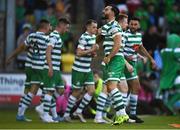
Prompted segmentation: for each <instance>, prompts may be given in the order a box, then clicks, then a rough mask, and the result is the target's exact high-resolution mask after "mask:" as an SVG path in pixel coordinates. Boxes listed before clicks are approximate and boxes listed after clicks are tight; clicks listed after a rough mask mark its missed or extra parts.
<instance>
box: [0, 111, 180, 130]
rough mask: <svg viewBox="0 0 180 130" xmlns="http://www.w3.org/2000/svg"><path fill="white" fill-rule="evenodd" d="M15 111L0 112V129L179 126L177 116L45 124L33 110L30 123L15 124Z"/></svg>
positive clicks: (156, 127) (161, 127)
mask: <svg viewBox="0 0 180 130" xmlns="http://www.w3.org/2000/svg"><path fill="white" fill-rule="evenodd" d="M15 116H16V110H15V109H1V110H0V129H123V130H124V129H174V128H173V127H171V126H169V125H168V124H173V123H177V124H180V117H179V116H141V118H142V119H143V120H144V121H145V122H144V123H143V124H122V125H118V126H111V125H110V124H95V123H93V120H92V119H89V120H88V122H87V123H81V122H79V121H78V120H75V122H74V123H66V122H61V123H56V124H45V123H43V122H41V121H40V120H39V117H38V114H37V113H36V112H35V111H34V110H32V109H31V110H28V111H27V117H29V118H31V119H32V120H33V121H32V122H17V121H16V120H15Z"/></svg>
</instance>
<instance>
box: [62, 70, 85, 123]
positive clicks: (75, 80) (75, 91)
mask: <svg viewBox="0 0 180 130" xmlns="http://www.w3.org/2000/svg"><path fill="white" fill-rule="evenodd" d="M83 81H84V74H83V73H81V72H78V71H75V70H72V94H71V95H70V96H69V99H68V105H67V108H66V111H65V113H64V120H65V121H67V122H72V120H71V118H70V113H71V110H72V108H73V107H74V106H75V104H76V101H77V99H78V98H79V96H80V94H81V88H82V86H83V85H84V83H83Z"/></svg>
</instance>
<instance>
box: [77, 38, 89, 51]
mask: <svg viewBox="0 0 180 130" xmlns="http://www.w3.org/2000/svg"><path fill="white" fill-rule="evenodd" d="M85 45H87V41H86V39H85V38H83V37H80V39H79V44H78V47H77V48H80V49H82V50H84V49H85Z"/></svg>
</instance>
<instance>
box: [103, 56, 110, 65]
mask: <svg viewBox="0 0 180 130" xmlns="http://www.w3.org/2000/svg"><path fill="white" fill-rule="evenodd" d="M110 60H111V58H110V57H109V56H107V57H104V60H103V61H104V63H105V64H108V63H109V62H110Z"/></svg>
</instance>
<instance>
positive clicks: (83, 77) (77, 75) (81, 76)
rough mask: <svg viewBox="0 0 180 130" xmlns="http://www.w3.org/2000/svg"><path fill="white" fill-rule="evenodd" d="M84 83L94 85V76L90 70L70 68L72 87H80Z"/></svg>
mask: <svg viewBox="0 0 180 130" xmlns="http://www.w3.org/2000/svg"><path fill="white" fill-rule="evenodd" d="M85 85H94V76H93V73H92V71H90V72H79V71H76V70H72V87H73V88H82V87H84V86H85Z"/></svg>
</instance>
